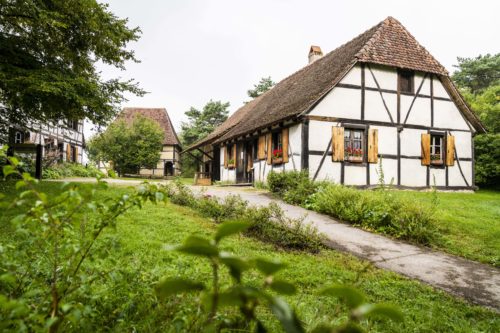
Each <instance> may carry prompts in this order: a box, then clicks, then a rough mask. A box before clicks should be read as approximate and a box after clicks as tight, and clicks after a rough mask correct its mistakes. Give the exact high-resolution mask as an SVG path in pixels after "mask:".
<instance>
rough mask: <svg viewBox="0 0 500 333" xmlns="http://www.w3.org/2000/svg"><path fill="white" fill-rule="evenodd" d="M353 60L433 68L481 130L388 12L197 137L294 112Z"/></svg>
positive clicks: (217, 137)
mask: <svg viewBox="0 0 500 333" xmlns="http://www.w3.org/2000/svg"><path fill="white" fill-rule="evenodd" d="M312 48H313V47H311V50H312ZM357 62H366V63H374V64H381V65H387V66H394V67H397V68H402V69H410V70H415V71H423V72H429V73H434V74H437V75H438V76H439V77H440V78H441V79H442V80H443V82H444V83H445V85H446V86H447V88H449V89H451V90H452V91H451V94H452V96H453V97H454V100H455V101H456V102H458V104H457V105H458V106H459V108H460V110H461V111H462V112H463V113H464V114H465V116H466V117H467V119H468V120H469V121H471V123H472V124H473V125H474V127H475V128H476V129H477V130H478V131H480V132H482V131H484V127H483V126H482V124H481V123H480V121H479V119H478V118H477V116H476V115H475V114H474V112H473V111H472V110H470V108H469V107H468V106H467V105H466V104H465V102H464V101H463V98H462V97H461V96H460V93H459V92H458V90H457V89H456V87H454V86H453V85H452V84H450V82H451V81H450V80H449V77H448V72H447V71H446V69H445V68H444V67H443V66H442V65H441V64H440V63H439V62H438V61H437V60H436V59H434V57H432V55H431V54H430V53H429V52H428V51H427V50H426V49H425V48H424V47H422V46H421V45H420V44H419V43H418V42H417V41H416V39H415V38H414V37H413V36H412V35H411V34H410V33H409V32H408V31H407V30H406V29H405V27H403V25H402V24H401V23H399V22H398V21H397V20H396V19H394V18H393V17H388V18H386V19H385V20H383V21H382V22H380V23H379V24H377V25H375V26H374V27H372V28H370V29H368V30H367V31H365V32H364V33H362V34H360V35H359V36H357V37H355V38H354V39H352V40H351V41H349V42H347V43H346V44H344V45H342V46H340V47H338V48H337V49H335V50H333V51H331V52H329V53H328V54H326V55H325V56H323V57H322V58H320V59H318V60H316V61H315V62H313V63H311V64H309V65H307V66H305V67H304V68H302V69H300V70H299V71H297V72H295V73H293V74H292V75H290V76H289V77H287V78H285V79H283V80H282V81H280V82H279V83H278V84H276V85H275V86H274V88H272V89H271V90H269V91H267V92H266V93H265V94H263V95H261V96H260V97H259V98H258V99H255V100H254V101H253V102H252V103H248V104H246V105H244V106H243V107H242V108H240V109H239V110H238V111H237V112H236V113H235V114H234V115H233V117H235V118H233V119H231V118H232V117H231V118H229V119H228V121H230V123H228V124H226V123H224V124H222V125H221V127H220V128H217V129H216V130H215V131H214V132H213V133H212V134H210V135H209V137H210V140H202V141H201V143H202V144H203V143H209V142H210V143H212V142H213V143H219V142H222V141H226V140H229V139H232V138H235V137H238V136H241V135H245V134H249V133H252V132H255V131H256V130H259V129H263V128H266V127H269V126H271V125H274V124H277V123H279V122H282V121H285V120H289V119H294V118H297V117H299V116H300V115H302V114H304V113H306V112H307V111H309V110H310V109H311V107H313V106H314V105H315V104H316V103H317V102H318V101H319V100H320V99H321V98H322V97H323V96H324V95H325V94H327V93H328V92H329V91H330V90H331V89H332V88H333V87H335V85H336V84H337V83H338V82H339V81H340V80H341V79H342V77H343V76H344V75H345V74H346V73H347V72H348V71H349V70H350V69H351V68H352V66H354V65H355V64H356V63H357ZM229 124H230V125H231V126H229ZM196 145H197V146H200V145H201V144H196Z"/></svg>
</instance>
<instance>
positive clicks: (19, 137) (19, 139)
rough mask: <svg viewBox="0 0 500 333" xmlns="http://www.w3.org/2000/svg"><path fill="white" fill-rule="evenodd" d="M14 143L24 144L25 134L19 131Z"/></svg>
mask: <svg viewBox="0 0 500 333" xmlns="http://www.w3.org/2000/svg"><path fill="white" fill-rule="evenodd" d="M14 143H24V133H23V132H20V131H17V132H16V134H15V136H14Z"/></svg>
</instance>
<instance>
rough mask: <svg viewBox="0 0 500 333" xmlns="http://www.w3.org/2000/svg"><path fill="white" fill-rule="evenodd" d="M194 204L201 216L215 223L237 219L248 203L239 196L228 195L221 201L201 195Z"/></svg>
mask: <svg viewBox="0 0 500 333" xmlns="http://www.w3.org/2000/svg"><path fill="white" fill-rule="evenodd" d="M196 203H197V205H196V209H197V210H198V211H199V212H200V213H201V214H202V215H203V216H206V217H210V218H212V219H213V220H214V221H215V222H216V223H221V222H223V221H227V220H232V219H237V218H238V217H240V216H242V215H243V214H244V213H245V211H246V209H247V206H248V203H247V202H246V201H244V200H243V199H241V197H240V196H239V195H228V196H227V197H225V198H224V199H222V200H219V199H218V198H216V197H213V196H209V195H203V196H202V198H201V200H197V201H196Z"/></svg>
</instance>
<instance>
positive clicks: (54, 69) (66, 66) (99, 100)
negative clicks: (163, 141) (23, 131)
mask: <svg viewBox="0 0 500 333" xmlns="http://www.w3.org/2000/svg"><path fill="white" fill-rule="evenodd" d="M0 8H1V10H0V104H1V105H2V106H4V107H5V108H3V107H2V108H0V122H1V124H0V125H3V126H5V125H7V124H8V123H9V122H11V123H17V124H26V122H27V121H31V120H39V121H42V122H45V121H46V120H56V121H57V120H60V119H84V118H87V119H90V120H91V121H92V122H94V123H98V124H104V123H106V122H107V121H109V120H110V119H112V117H113V116H114V114H115V113H116V112H117V111H118V108H119V104H120V102H122V101H123V100H124V97H123V93H125V92H131V93H134V94H138V95H142V94H143V93H144V92H143V91H142V90H140V89H139V88H138V87H137V85H136V84H135V83H134V82H133V81H131V80H128V81H120V80H119V79H108V80H104V79H103V78H102V77H101V74H100V72H99V71H98V70H96V67H95V65H96V63H97V62H100V63H102V64H106V65H111V66H114V67H117V68H119V69H124V68H125V67H124V66H125V62H126V61H137V60H136V59H135V56H134V52H133V51H131V50H128V49H127V48H126V46H127V44H128V43H129V42H131V41H136V40H138V39H139V34H140V30H139V28H129V27H128V26H127V20H126V19H120V18H118V17H116V16H115V15H114V14H113V13H111V12H110V11H109V10H108V5H106V4H101V3H98V1H96V0H87V1H66V0H53V1H49V2H47V1H16V0H1V1H0ZM0 133H6V132H5V131H0Z"/></svg>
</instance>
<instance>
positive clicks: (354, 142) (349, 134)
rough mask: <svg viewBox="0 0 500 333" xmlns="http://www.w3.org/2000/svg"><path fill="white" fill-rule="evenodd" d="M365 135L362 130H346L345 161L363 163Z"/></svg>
mask: <svg viewBox="0 0 500 333" xmlns="http://www.w3.org/2000/svg"><path fill="white" fill-rule="evenodd" d="M364 134H365V131H364V130H362V129H350V128H346V129H344V160H345V161H348V162H354V163H361V162H363V160H364V156H365V154H364V153H365V150H364V144H363V143H364Z"/></svg>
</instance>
